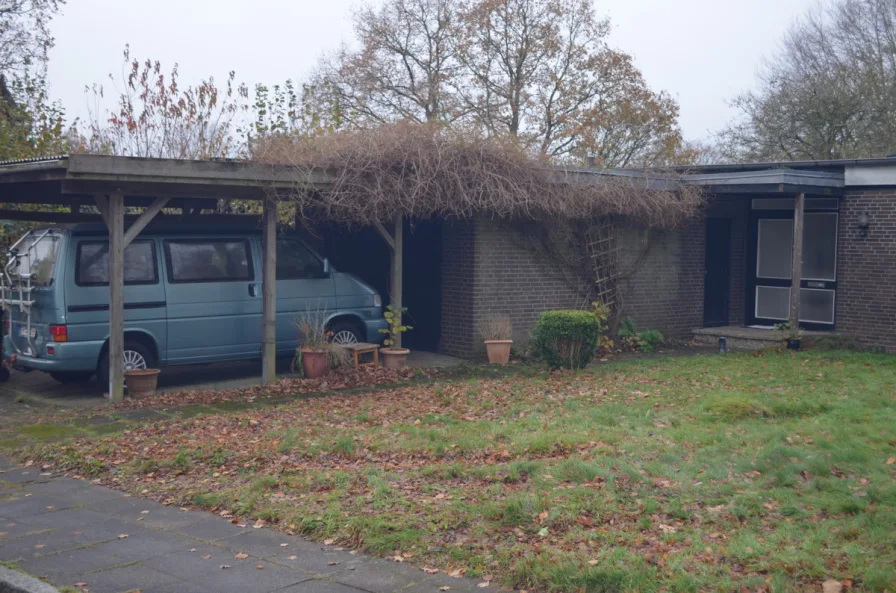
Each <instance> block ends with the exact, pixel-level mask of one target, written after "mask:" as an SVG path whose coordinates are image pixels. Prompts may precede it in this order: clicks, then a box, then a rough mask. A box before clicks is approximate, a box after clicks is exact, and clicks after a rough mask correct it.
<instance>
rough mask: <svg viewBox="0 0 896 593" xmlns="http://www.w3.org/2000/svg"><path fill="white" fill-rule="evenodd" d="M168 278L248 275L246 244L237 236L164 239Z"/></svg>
mask: <svg viewBox="0 0 896 593" xmlns="http://www.w3.org/2000/svg"><path fill="white" fill-rule="evenodd" d="M165 255H166V258H167V260H168V279H169V280H170V281H171V282H229V281H237V280H251V279H252V262H251V261H250V260H249V244H248V242H246V241H241V240H208V241H190V240H184V241H165Z"/></svg>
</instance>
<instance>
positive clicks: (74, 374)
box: [50, 371, 93, 385]
mask: <svg viewBox="0 0 896 593" xmlns="http://www.w3.org/2000/svg"><path fill="white" fill-rule="evenodd" d="M50 376H51V377H53V378H54V379H55V380H57V381H59V382H60V383H62V384H63V385H67V384H69V383H86V382H88V381H90V378H91V377H93V373H91V372H88V371H60V372H58V373H50Z"/></svg>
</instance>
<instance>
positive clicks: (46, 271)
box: [11, 235, 59, 286]
mask: <svg viewBox="0 0 896 593" xmlns="http://www.w3.org/2000/svg"><path fill="white" fill-rule="evenodd" d="M39 237H40V235H37V236H36V237H28V238H27V239H25V240H24V241H22V243H21V244H20V245H19V246H18V247H16V250H17V251H18V265H15V264H13V266H12V267H11V272H12V276H13V277H15V276H20V277H21V278H26V277H28V275H29V274H30V275H31V276H32V278H31V281H32V282H33V283H34V284H37V285H41V286H48V285H49V284H51V283H52V282H53V277H54V276H55V272H56V255H57V252H58V250H59V237H58V235H47V236H45V237H43V238H39Z"/></svg>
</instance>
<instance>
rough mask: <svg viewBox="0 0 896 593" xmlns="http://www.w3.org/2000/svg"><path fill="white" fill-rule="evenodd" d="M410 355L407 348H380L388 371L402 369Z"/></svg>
mask: <svg viewBox="0 0 896 593" xmlns="http://www.w3.org/2000/svg"><path fill="white" fill-rule="evenodd" d="M410 353H411V351H410V350H408V349H407V348H380V356H381V357H382V359H383V366H384V367H386V368H387V369H400V368H401V367H403V366H404V365H406V364H407V362H408V354H410Z"/></svg>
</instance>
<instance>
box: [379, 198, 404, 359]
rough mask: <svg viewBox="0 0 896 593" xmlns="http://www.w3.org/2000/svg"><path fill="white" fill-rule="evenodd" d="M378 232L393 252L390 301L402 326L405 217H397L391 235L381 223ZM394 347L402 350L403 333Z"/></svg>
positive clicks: (397, 215) (399, 215)
mask: <svg viewBox="0 0 896 593" xmlns="http://www.w3.org/2000/svg"><path fill="white" fill-rule="evenodd" d="M376 230H377V231H378V232H379V234H380V236H381V237H382V238H383V240H384V241H385V242H386V244H387V245H388V246H389V249H390V250H391V251H392V264H391V266H390V274H391V276H392V278H391V282H390V284H391V286H390V289H389V292H390V293H391V294H390V295H389V300H390V304H391V305H392V306H393V307H394V308H395V315H396V316H397V317H398V319H397V320H396V321H397V322H398V324H399V325H401V300H402V299H401V293H402V290H403V286H402V274H403V273H404V257H403V255H404V254H403V251H404V216H403V215H401V214H396V215H395V229H394V231H393V233H392V234H391V235H390V234H389V231H387V230H386V228H385V227H384V226H383V225H382V224H381V223H379V222H378V223H376ZM392 347H393V348H401V333H399V334H398V335H397V336H395V343H394V344H392Z"/></svg>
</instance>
